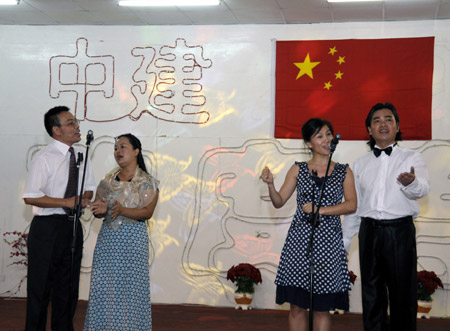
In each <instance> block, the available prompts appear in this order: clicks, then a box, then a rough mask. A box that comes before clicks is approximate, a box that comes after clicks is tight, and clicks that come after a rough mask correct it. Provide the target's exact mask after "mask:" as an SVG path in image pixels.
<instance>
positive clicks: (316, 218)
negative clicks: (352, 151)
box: [306, 140, 338, 331]
mask: <svg viewBox="0 0 450 331" xmlns="http://www.w3.org/2000/svg"><path fill="white" fill-rule="evenodd" d="M337 141H338V140H337ZM336 145H337V142H336V143H335V142H334V140H333V141H332V142H331V143H330V156H329V158H328V164H327V170H326V172H325V177H324V178H323V182H322V186H321V188H320V195H319V201H318V203H317V210H314V208H315V206H314V196H315V188H314V187H315V186H316V181H315V179H316V178H317V171H316V170H311V173H312V177H313V185H312V194H311V205H312V211H311V217H310V220H309V223H310V224H311V234H310V236H309V243H308V247H307V250H306V252H307V254H309V256H310V259H309V330H310V331H312V330H313V329H314V325H313V324H314V308H313V307H314V306H313V303H314V296H313V290H314V274H315V273H316V271H315V269H314V249H313V247H314V232H315V229H316V228H317V227H318V226H319V225H320V222H321V220H320V214H319V210H320V207H321V204H322V197H323V192H324V190H325V183H326V182H327V178H328V170H329V169H330V164H331V158H332V156H333V153H334V151H335V149H336Z"/></svg>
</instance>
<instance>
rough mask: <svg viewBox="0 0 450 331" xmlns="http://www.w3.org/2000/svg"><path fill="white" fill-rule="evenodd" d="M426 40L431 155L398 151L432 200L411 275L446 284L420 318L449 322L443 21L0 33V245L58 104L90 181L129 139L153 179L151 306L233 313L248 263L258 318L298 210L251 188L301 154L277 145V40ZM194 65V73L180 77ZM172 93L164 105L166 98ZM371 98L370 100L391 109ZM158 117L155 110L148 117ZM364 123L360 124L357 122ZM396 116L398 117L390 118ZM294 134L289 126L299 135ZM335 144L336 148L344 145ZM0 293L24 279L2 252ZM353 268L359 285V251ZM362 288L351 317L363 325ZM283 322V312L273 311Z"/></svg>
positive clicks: (87, 262) (22, 223)
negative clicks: (431, 55) (420, 163)
mask: <svg viewBox="0 0 450 331" xmlns="http://www.w3.org/2000/svg"><path fill="white" fill-rule="evenodd" d="M421 36H435V69H434V81H433V110H432V126H433V131H432V132H433V139H432V140H431V141H425V142H424V141H407V142H403V143H402V146H406V147H410V148H413V149H416V150H418V151H419V152H421V153H422V154H423V157H424V159H425V160H426V163H427V165H428V167H429V170H430V177H431V193H430V195H429V196H428V197H427V198H424V199H422V200H421V201H420V207H421V216H420V217H419V218H418V220H417V221H416V227H417V241H418V254H419V261H418V263H419V268H425V269H428V270H434V271H436V273H437V274H438V275H439V276H440V277H441V279H442V280H443V282H444V283H445V289H444V290H441V289H439V290H438V291H437V292H436V294H435V295H434V305H433V310H432V315H435V316H448V315H449V314H450V305H449V301H450V298H449V296H448V288H449V282H450V279H449V272H448V270H449V268H450V250H449V245H450V213H449V200H450V185H449V179H450V178H449V173H450V140H449V128H450V109H449V105H450V100H449V99H450V40H449V36H450V21H447V20H442V21H421V22H385V23H340V24H309V25H257V26H256V25H240V26H149V27H134V26H120V27H110V26H102V27H100V26H57V27H56V26H1V27H0V40H1V45H2V47H1V49H0V77H1V89H0V94H1V100H2V102H1V105H0V111H1V116H2V118H3V120H2V121H1V122H0V134H1V137H2V140H1V141H2V144H1V157H2V162H1V166H0V167H1V173H2V175H3V176H2V177H3V178H2V181H3V185H2V188H3V189H2V190H1V191H0V206H1V210H2V213H1V215H0V232H2V233H3V232H6V231H14V230H18V231H24V230H27V228H28V226H29V224H30V220H31V219H32V215H31V208H30V207H29V206H25V205H24V203H23V201H22V199H21V196H22V193H23V188H24V183H25V180H26V176H27V168H28V166H29V163H30V160H31V158H32V156H33V154H34V153H35V152H36V151H38V150H39V149H40V148H41V147H42V146H43V145H45V144H47V143H48V142H49V141H50V138H49V137H48V136H47V134H46V133H45V130H44V127H43V123H42V122H43V115H44V113H45V112H46V111H47V110H48V109H49V108H51V107H53V106H55V105H67V106H69V107H70V108H71V109H72V110H73V111H74V112H75V113H76V117H77V118H78V119H80V120H81V121H82V123H81V130H82V132H83V133H86V132H87V130H88V129H91V130H93V131H94V132H95V137H96V139H95V141H94V142H93V143H92V146H91V157H92V161H93V165H94V169H95V175H96V180H97V182H98V181H100V179H101V178H102V177H103V176H104V174H105V173H106V172H108V171H109V170H110V169H112V168H113V167H114V166H115V162H114V158H113V153H112V152H113V149H112V146H113V142H114V140H113V137H114V136H117V135H118V134H121V133H126V132H132V133H134V134H135V135H137V136H138V137H140V138H141V140H142V143H143V146H144V149H145V157H146V162H147V164H148V166H149V167H150V170H151V172H152V173H153V175H154V176H156V177H157V178H158V179H159V180H160V181H161V191H160V199H159V202H158V206H157V209H156V212H155V214H154V216H153V219H152V221H151V224H150V233H151V235H150V237H151V244H152V245H151V249H152V252H151V253H152V254H151V256H152V260H151V280H152V301H153V302H154V303H177V304H178V303H193V304H206V305H212V306H233V305H234V303H233V299H232V294H233V291H234V285H233V284H232V283H230V282H229V281H227V280H226V277H225V276H226V270H227V269H228V268H229V267H230V266H232V265H234V264H237V263H241V262H250V263H253V264H255V265H257V266H258V267H259V268H261V270H262V274H263V283H262V285H259V286H258V287H257V289H256V294H255V301H254V305H255V307H257V308H280V307H276V305H275V303H274V296H275V295H274V292H275V286H274V284H273V281H274V278H275V272H276V267H277V264H278V260H279V254H280V251H281V247H282V244H283V242H284V239H285V236H286V232H287V229H288V226H289V222H290V220H291V217H292V215H293V213H294V210H295V201H294V199H291V200H290V201H289V203H288V205H287V206H285V207H284V208H282V209H280V210H275V209H274V208H273V207H272V206H271V203H270V202H269V201H268V199H267V187H266V185H264V184H263V183H262V182H261V181H260V180H259V174H260V171H261V169H262V168H263V167H264V166H265V165H268V166H270V167H271V168H272V169H273V171H274V173H275V175H276V178H275V184H276V186H277V187H279V186H280V185H281V184H282V182H283V179H284V176H285V174H286V172H287V170H288V169H289V167H290V166H291V164H292V163H293V162H294V160H307V159H308V157H309V156H308V154H307V152H306V150H305V149H304V145H303V143H302V142H301V141H299V140H274V139H273V126H274V106H273V105H274V97H273V93H274V90H273V86H274V56H275V48H274V40H302V39H303V40H313V39H349V38H364V39H367V38H399V37H421ZM194 59H195V63H196V65H195V67H192V63H193V62H194V61H192V60H194ZM171 90H173V91H175V92H176V94H175V96H173V95H172V94H171V93H170V91H171ZM388 100H389V97H388V96H386V100H380V101H381V102H384V101H388ZM161 103H165V105H162V106H158V104H161ZM361 111H363V112H367V111H368V109H362V110H361ZM399 113H400V117H401V118H402V116H403V117H405V116H408V110H407V109H399ZM361 125H363V123H361ZM299 129H300V126H299ZM344 139H345V137H344ZM366 151H367V148H366V145H365V142H364V141H342V143H341V144H340V145H339V147H338V149H337V151H336V153H335V154H334V159H335V160H336V161H339V162H345V163H349V164H353V162H354V160H355V159H356V158H357V157H358V156H360V155H361V154H363V153H365V152H366ZM82 224H83V228H84V233H85V234H84V238H85V245H84V258H83V263H82V276H81V288H80V298H81V299H87V298H88V294H89V280H90V272H91V265H92V254H93V249H94V246H95V242H96V237H97V234H98V232H99V228H100V224H101V220H99V219H94V218H93V217H92V215H91V214H90V213H89V211H87V212H86V213H85V215H84V216H83V221H82ZM0 247H1V260H0V261H1V263H0V293H1V295H2V296H8V295H14V296H25V295H26V286H22V287H21V289H20V290H19V291H17V287H18V285H19V281H20V279H22V277H24V276H25V274H26V270H25V268H24V267H21V266H10V265H9V264H10V263H11V261H12V260H11V258H10V257H9V253H10V250H11V247H10V246H8V245H7V244H6V243H4V242H2V243H1V244H0ZM349 264H350V269H352V270H353V271H354V272H355V273H356V274H358V275H359V264H358V247H357V240H356V239H355V240H354V241H353V243H352V248H351V252H350V257H349ZM360 300H361V297H360V282H359V279H358V280H357V282H356V284H355V285H354V286H353V290H352V292H351V311H353V312H360V311H361V304H360ZM281 308H285V307H281Z"/></svg>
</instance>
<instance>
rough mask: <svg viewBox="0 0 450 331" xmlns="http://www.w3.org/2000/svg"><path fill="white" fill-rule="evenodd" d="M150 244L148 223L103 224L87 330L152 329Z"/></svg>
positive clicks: (92, 281) (94, 264) (136, 330)
mask: <svg viewBox="0 0 450 331" xmlns="http://www.w3.org/2000/svg"><path fill="white" fill-rule="evenodd" d="M151 329H152V317H151V304H150V272H149V243H148V234H147V228H146V224H145V222H139V223H137V224H122V226H121V228H120V229H118V230H113V229H111V228H109V227H108V226H107V225H106V224H105V223H103V225H102V227H101V230H100V233H99V235H98V238H97V244H96V246H95V251H94V261H93V265H92V275H91V288H90V293H89V303H88V308H87V312H86V320H85V324H84V330H86V331H90V330H109V331H113V330H121V331H124V330H133V331H138V330H145V331H147V330H151Z"/></svg>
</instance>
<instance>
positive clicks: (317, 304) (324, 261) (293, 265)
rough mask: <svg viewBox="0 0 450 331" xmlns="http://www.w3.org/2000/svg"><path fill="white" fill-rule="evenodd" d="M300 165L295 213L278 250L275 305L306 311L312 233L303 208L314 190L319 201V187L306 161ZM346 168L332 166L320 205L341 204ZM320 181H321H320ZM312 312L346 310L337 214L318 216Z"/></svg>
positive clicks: (344, 266)
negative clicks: (286, 304) (319, 219)
mask: <svg viewBox="0 0 450 331" xmlns="http://www.w3.org/2000/svg"><path fill="white" fill-rule="evenodd" d="M295 164H296V165H298V166H299V173H298V177H297V210H296V213H295V215H294V218H293V220H292V223H291V226H290V228H289V231H288V234H287V237H286V241H285V243H284V246H283V249H282V251H281V257H280V264H279V266H278V272H277V276H276V279H275V284H276V285H277V298H276V302H277V304H283V303H285V302H289V303H291V304H294V305H296V306H299V307H301V308H304V309H306V308H309V291H310V276H309V270H310V256H309V254H308V253H307V247H308V244H309V239H310V234H311V224H310V223H309V222H308V220H309V215H307V214H305V213H304V212H303V210H302V206H303V205H304V204H305V203H308V202H311V194H312V191H313V187H314V193H315V194H314V201H315V204H317V203H318V201H319V195H320V190H321V185H318V184H319V183H316V182H315V181H314V180H313V177H312V176H311V174H310V171H309V168H308V164H307V163H306V162H296V163H295ZM347 167H348V165H347V164H346V165H342V164H339V163H336V164H335V167H334V169H333V172H332V173H331V175H330V176H329V177H328V178H327V183H326V186H325V191H324V193H323V197H322V203H321V205H322V206H323V207H326V206H333V205H336V204H339V203H341V202H342V198H343V196H344V190H343V186H342V185H343V182H344V179H345V175H346V173H347ZM321 179H322V181H323V178H321ZM313 250H314V252H313V254H314V264H313V265H314V270H315V274H314V288H313V294H314V307H313V308H314V310H316V311H328V310H332V309H343V310H346V311H348V306H349V302H348V290H349V289H350V277H349V273H348V266H347V259H346V256H345V250H344V244H343V239H342V227H341V218H340V216H339V215H331V216H323V215H322V216H321V222H320V225H319V226H318V227H317V228H316V229H315V232H314V245H313Z"/></svg>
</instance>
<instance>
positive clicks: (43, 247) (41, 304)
mask: <svg viewBox="0 0 450 331" xmlns="http://www.w3.org/2000/svg"><path fill="white" fill-rule="evenodd" d="M73 224H74V222H73V220H72V221H70V220H69V217H68V216H66V215H51V216H35V217H34V218H33V221H32V222H31V226H30V232H29V235H28V279H27V317H26V327H25V328H26V330H27V331H31V330H42V331H45V329H46V324H47V307H48V304H49V300H51V302H52V317H51V328H52V330H61V331H62V330H64V331H66V330H73V323H72V320H73V316H74V314H75V309H76V305H77V302H78V284H79V280H80V268H81V258H82V253H83V234H82V229H81V225H80V224H79V223H78V224H77V234H76V245H75V252H74V256H73V265H72V250H71V246H72V237H73ZM71 265H72V266H71ZM71 270H72V279H71ZM71 283H72V288H71ZM69 299H70V302H69Z"/></svg>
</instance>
